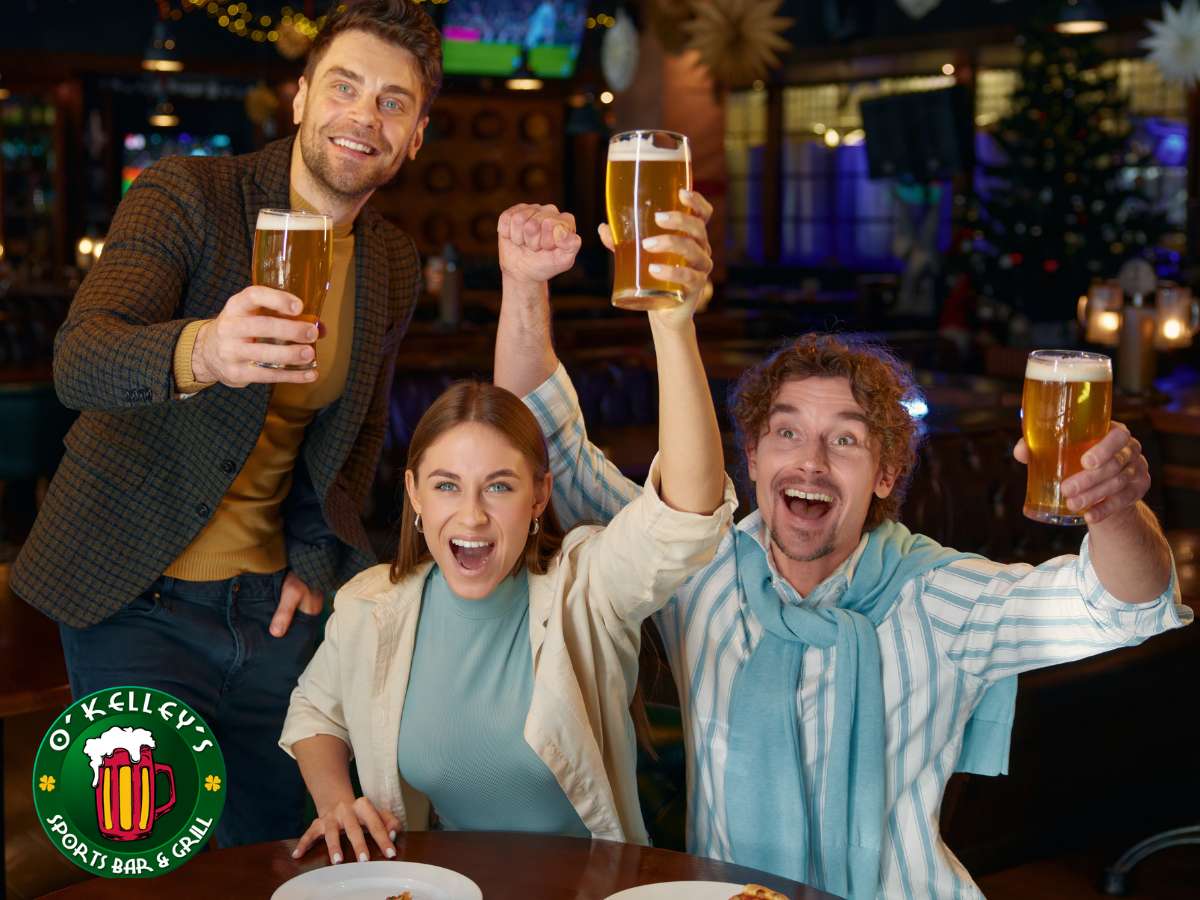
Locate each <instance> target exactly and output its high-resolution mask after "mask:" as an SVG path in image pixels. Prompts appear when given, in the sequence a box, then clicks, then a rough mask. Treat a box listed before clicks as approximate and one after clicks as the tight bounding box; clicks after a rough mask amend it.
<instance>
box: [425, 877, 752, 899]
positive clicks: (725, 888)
mask: <svg viewBox="0 0 1200 900" xmlns="http://www.w3.org/2000/svg"><path fill="white" fill-rule="evenodd" d="M745 886H746V885H745V884H734V883H733V882H732V881H660V882H659V883H658V884H642V885H638V886H637V887H631V888H627V889H626V890H623V891H620V892H618V893H616V894H612V895H611V896H609V897H606V898H605V900H729V898H730V897H736V896H737V895H738V894H740V893H741V892H742V889H743V888H744V887H745ZM413 900H416V898H415V897H414V898H413Z"/></svg>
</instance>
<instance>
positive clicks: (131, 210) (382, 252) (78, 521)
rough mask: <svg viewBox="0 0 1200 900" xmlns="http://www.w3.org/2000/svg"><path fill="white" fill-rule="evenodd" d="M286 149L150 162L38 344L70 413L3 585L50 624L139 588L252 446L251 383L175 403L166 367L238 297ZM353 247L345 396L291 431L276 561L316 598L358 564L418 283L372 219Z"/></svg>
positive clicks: (279, 190)
mask: <svg viewBox="0 0 1200 900" xmlns="http://www.w3.org/2000/svg"><path fill="white" fill-rule="evenodd" d="M291 149H292V139H291V138H288V139H286V140H282V141H277V142H275V143H273V144H270V145H268V146H267V147H266V148H265V149H263V150H262V151H261V152H259V153H252V154H248V155H246V156H237V157H231V158H227V159H202V158H173V159H167V160H163V161H162V162H160V163H157V164H156V165H154V166H153V167H151V168H149V169H147V170H146V171H145V172H143V173H142V174H141V176H140V177H139V178H138V180H137V181H136V182H135V183H134V185H133V187H132V188H131V189H130V191H129V193H128V195H127V196H126V197H125V199H124V200H123V201H122V202H121V205H120V206H119V207H118V209H117V213H116V216H115V217H114V219H113V223H112V229H111V230H110V232H109V234H108V239H107V241H106V242H105V245H104V255H103V256H102V257H101V258H100V259H99V260H98V261H97V263H96V265H95V266H94V267H93V268H92V270H91V272H89V273H88V276H87V278H86V279H84V282H83V285H82V286H81V287H80V289H79V292H78V293H77V294H76V295H75V300H74V302H73V303H72V305H71V311H70V313H69V315H68V316H67V320H66V322H65V323H64V325H63V327H62V329H61V330H60V331H59V333H58V337H57V339H56V341H55V354H54V383H55V386H56V388H57V390H58V396H59V398H60V399H61V400H62V402H63V403H64V404H66V405H67V406H69V407H72V408H74V409H79V410H82V413H81V415H80V416H79V418H78V419H77V420H76V423H75V425H74V426H73V427H72V428H71V430H70V432H69V433H68V434H67V437H66V441H65V443H66V453H65V455H64V456H63V460H62V463H61V464H60V466H59V468H58V472H57V474H56V475H55V477H54V480H53V481H52V482H51V484H50V490H49V492H48V493H47V495H46V499H45V502H44V504H43V506H42V509H41V512H40V514H39V515H38V518H37V522H36V523H35V524H34V527H33V531H32V533H31V534H30V536H29V539H28V541H27V542H26V543H25V545H24V547H23V548H22V550H21V554H20V556H19V557H18V558H17V560H16V562H15V564H14V565H13V570H12V575H11V584H12V588H13V590H14V591H15V592H16V593H17V595H18V596H20V597H22V598H24V599H25V600H26V601H27V602H29V603H31V604H32V605H33V606H36V607H37V608H38V609H40V610H42V611H43V612H44V613H46V614H47V615H49V616H50V617H52V618H54V619H57V620H58V621H60V622H63V623H65V624H67V625H71V626H75V627H83V626H87V625H92V624H95V623H96V622H99V621H102V620H103V619H105V618H107V617H108V616H110V615H112V614H113V613H114V612H116V611H117V610H118V609H120V608H121V607H123V606H124V605H125V604H127V603H129V602H130V601H131V600H133V599H134V598H135V597H137V596H138V595H139V594H141V593H142V592H143V591H145V590H146V589H147V588H148V587H149V586H150V585H151V584H152V583H153V582H154V580H155V579H156V578H157V577H158V576H159V575H161V574H162V572H163V570H164V569H166V567H167V566H168V565H169V564H170V563H171V562H172V561H173V560H174V559H175V558H176V557H178V556H179V554H180V553H181V552H182V551H183V550H184V548H186V547H187V546H188V544H190V543H191V541H192V539H193V538H194V537H195V536H196V534H197V532H199V531H200V529H201V528H202V527H203V526H204V524H205V523H206V522H208V520H209V518H210V517H211V516H212V513H213V510H215V509H216V508H217V505H218V504H219V503H220V502H221V498H222V497H224V495H225V492H226V490H228V488H229V486H230V484H231V483H232V482H233V479H234V477H235V476H236V475H237V473H238V472H239V471H240V470H241V468H242V465H243V463H244V462H245V460H246V457H247V456H248V455H249V454H250V451H251V450H252V449H253V447H254V445H255V442H256V441H257V440H258V436H259V433H260V432H261V431H262V427H263V423H264V421H265V419H266V412H267V403H268V400H269V398H270V388H269V386H268V385H262V384H254V385H250V386H248V387H245V388H230V387H226V386H225V385H222V384H216V385H213V386H212V387H210V388H207V389H206V390H204V391H202V392H200V393H199V394H197V395H196V396H194V397H191V398H189V399H187V400H178V399H176V395H175V387H174V379H173V372H172V361H173V357H174V353H175V344H176V342H177V341H178V339H179V334H180V332H181V331H182V330H183V328H184V326H185V325H187V324H188V323H189V322H192V321H195V320H197V319H204V318H211V317H213V316H216V314H217V313H218V312H219V311H220V310H221V308H222V307H223V306H224V305H225V302H226V300H228V298H229V297H231V296H233V295H234V294H236V293H237V292H238V291H240V290H242V289H243V288H245V287H246V286H247V284H249V282H250V263H251V254H252V249H253V247H252V245H253V239H254V229H255V223H256V221H257V219H258V211H259V210H260V209H262V208H263V207H281V208H287V207H288V205H289V197H288V182H289V172H290V165H291ZM354 235H355V246H354V253H355V311H354V342H353V350H352V356H351V362H350V371H349V374H348V376H347V381H346V388H345V391H344V392H343V394H342V396H341V397H340V398H339V399H338V400H337V401H336V402H335V403H333V404H331V405H330V406H328V407H326V408H325V409H323V410H321V412H320V413H319V414H318V415H317V417H316V418H315V419H314V420H313V421H312V422H311V423H310V424H309V426H308V428H307V430H306V432H305V436H304V442H303V444H302V446H301V448H300V455H299V458H298V459H297V463H296V472H295V478H294V486H293V488H292V491H291V494H290V495H289V497H288V499H287V502H286V503H285V505H284V519H285V529H286V531H287V535H286V538H287V554H288V565H289V567H290V568H291V569H292V570H293V571H294V572H296V574H297V575H298V576H299V577H300V578H301V579H303V580H304V581H305V582H306V583H307V584H308V585H309V586H311V587H313V588H315V589H318V590H322V591H324V592H326V593H329V592H332V591H333V590H335V589H336V588H337V587H338V586H339V585H340V584H341V583H342V582H343V581H346V580H347V579H349V578H350V577H351V576H353V575H354V574H356V573H357V572H359V571H360V570H362V569H363V568H366V567H367V566H369V565H372V564H373V563H374V562H375V555H374V553H373V552H372V550H371V545H370V543H369V541H368V540H367V534H366V530H365V528H364V527H363V523H362V517H361V510H362V509H363V507H364V504H365V501H366V499H367V494H368V492H369V490H370V487H371V483H372V481H373V479H374V475H375V469H376V466H377V464H378V461H379V454H380V450H381V448H382V446H383V437H384V430H385V427H386V421H387V401H388V394H389V392H390V388H391V381H392V371H393V367H394V364H395V359H396V352H397V347H398V345H399V342H400V338H401V337H402V336H403V334H404V332H405V329H406V328H407V327H408V322H409V320H410V319H411V317H412V312H413V307H414V305H415V303H416V298H417V290H418V278H419V274H420V265H419V260H418V257H417V251H416V247H415V246H414V244H413V242H412V239H411V238H409V237H408V236H407V235H405V234H404V233H403V232H401V231H400V230H399V229H397V228H396V227H395V226H393V225H391V224H389V223H387V222H385V221H384V220H383V219H382V218H381V217H380V216H379V215H378V214H376V213H374V212H372V211H370V210H367V209H364V210H363V211H362V212H361V213H360V214H359V217H358V220H357V222H356V224H355V228H354Z"/></svg>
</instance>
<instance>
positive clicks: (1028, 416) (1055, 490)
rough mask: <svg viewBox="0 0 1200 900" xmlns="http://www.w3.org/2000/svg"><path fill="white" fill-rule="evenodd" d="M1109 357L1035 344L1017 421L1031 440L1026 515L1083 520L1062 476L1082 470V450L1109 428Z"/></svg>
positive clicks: (1078, 522)
mask: <svg viewBox="0 0 1200 900" xmlns="http://www.w3.org/2000/svg"><path fill="white" fill-rule="evenodd" d="M1111 415H1112V362H1111V361H1110V360H1109V358H1108V357H1107V356H1101V355H1100V354H1099V353H1084V352H1082V351H1077V350H1035V351H1034V352H1033V353H1030V354H1029V359H1028V361H1027V362H1026V364H1025V390H1024V393H1023V395H1022V397H1021V421H1022V430H1023V432H1024V434H1025V443H1026V444H1027V445H1028V446H1029V474H1028V482H1027V484H1026V488H1025V515H1026V516H1028V517H1029V518H1031V519H1035V520H1037V521H1038V522H1048V523H1049V524H1051V525H1082V524H1083V522H1084V519H1083V512H1084V510H1071V509H1069V508H1068V507H1067V501H1066V498H1065V497H1063V495H1062V484H1063V482H1064V481H1065V480H1066V479H1068V478H1070V477H1071V476H1072V475H1074V474H1075V473H1076V472H1081V471H1083V454H1084V453H1085V452H1087V450H1088V448H1090V447H1092V446H1093V445H1095V444H1096V443H1097V442H1098V441H1099V440H1100V439H1101V438H1102V437H1104V436H1105V435H1106V434H1108V426H1109V417H1110V416H1111Z"/></svg>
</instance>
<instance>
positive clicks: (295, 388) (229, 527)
mask: <svg viewBox="0 0 1200 900" xmlns="http://www.w3.org/2000/svg"><path fill="white" fill-rule="evenodd" d="M291 202H292V206H293V208H295V209H304V210H310V211H311V210H312V206H311V205H310V204H308V203H306V202H305V201H304V199H303V198H301V197H300V195H299V194H297V193H296V192H295V191H294V190H293V191H292V193H291ZM353 224H354V223H353V222H348V223H346V224H345V225H341V226H335V228H334V233H333V236H334V240H333V271H332V275H331V277H330V284H329V294H328V295H327V296H326V298H325V304H324V306H322V308H321V322H322V323H323V324H324V326H325V335H324V337H322V338H321V339H320V340H318V341H317V347H316V350H317V380H316V381H314V382H312V383H310V384H276V385H274V387H273V390H272V392H271V401H270V404H269V405H268V407H267V418H266V422H265V423H264V424H263V430H262V433H261V434H259V436H258V443H257V444H255V445H254V449H253V450H252V451H251V452H250V455H249V456H248V457H247V458H246V463H245V465H243V466H242V470H241V472H239V473H238V475H237V477H236V478H235V479H234V480H233V484H231V485H230V486H229V490H228V491H227V492H226V494H225V496H224V498H223V499H222V500H221V503H220V505H219V506H218V507H217V509H216V512H214V513H213V516H212V518H211V519H209V521H208V524H206V525H205V526H204V528H203V529H202V530H201V531H200V533H199V534H198V535H196V538H195V540H193V541H192V543H191V544H190V545H188V547H187V549H186V550H184V551H183V553H181V554H180V555H179V558H178V559H176V560H175V561H174V562H173V563H171V565H170V566H168V567H167V570H166V573H165V574H167V575H169V576H170V577H172V578H181V579H184V580H186V581H217V580H220V579H225V578H232V577H234V576H235V575H240V574H242V573H245V572H256V573H269V572H276V571H278V570H279V569H282V568H284V567H285V566H287V550H286V547H285V545H284V538H283V517H282V515H281V513H280V507H281V506H282V504H283V501H284V498H285V497H287V494H288V491H289V490H290V489H291V486H292V467H293V465H294V464H295V462H296V457H297V455H298V454H299V452H300V443H301V441H303V440H304V429H305V428H306V427H307V426H308V423H309V422H310V421H312V419H313V417H314V416H315V415H316V414H317V412H318V410H320V409H323V408H324V407H326V406H328V405H329V404H330V403H333V402H334V401H335V400H336V399H337V398H338V397H340V396H341V393H342V391H343V390H344V389H345V387H346V376H347V373H348V372H349V369H350V348H351V342H352V338H353V336H354V236H353V234H351V228H352V227H353ZM202 324H204V323H202V322H193V323H192V324H191V325H189V326H188V327H187V328H185V329H184V331H183V333H182V334H181V335H180V338H179V342H178V344H176V347H175V360H174V369H175V385H176V387H177V388H178V390H179V391H180V392H181V393H194V392H196V391H199V390H203V389H204V388H206V387H208V386H209V385H207V384H204V383H202V382H197V381H196V380H195V376H194V374H193V372H192V349H193V347H194V346H195V343H196V332H198V331H199V330H200V326H201V325H202Z"/></svg>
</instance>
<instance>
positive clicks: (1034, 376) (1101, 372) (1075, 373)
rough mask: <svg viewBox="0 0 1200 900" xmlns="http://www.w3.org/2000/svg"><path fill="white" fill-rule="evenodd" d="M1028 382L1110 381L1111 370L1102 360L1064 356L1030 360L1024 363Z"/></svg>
mask: <svg viewBox="0 0 1200 900" xmlns="http://www.w3.org/2000/svg"><path fill="white" fill-rule="evenodd" d="M1025 377H1026V378H1027V379H1029V380H1030V381H1061V382H1066V381H1112V369H1111V368H1110V367H1109V366H1108V365H1106V364H1105V361H1104V360H1102V359H1091V358H1089V357H1071V356H1064V357H1058V358H1057V359H1055V358H1051V359H1031V360H1029V361H1028V362H1026V363H1025Z"/></svg>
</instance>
